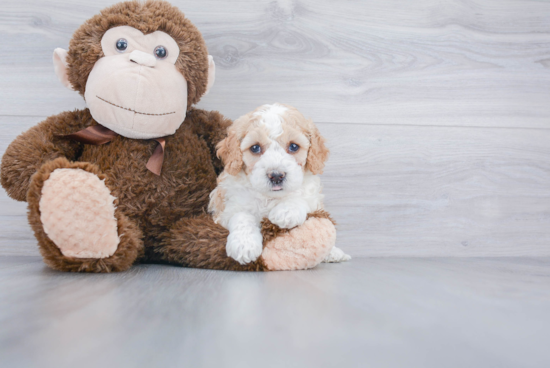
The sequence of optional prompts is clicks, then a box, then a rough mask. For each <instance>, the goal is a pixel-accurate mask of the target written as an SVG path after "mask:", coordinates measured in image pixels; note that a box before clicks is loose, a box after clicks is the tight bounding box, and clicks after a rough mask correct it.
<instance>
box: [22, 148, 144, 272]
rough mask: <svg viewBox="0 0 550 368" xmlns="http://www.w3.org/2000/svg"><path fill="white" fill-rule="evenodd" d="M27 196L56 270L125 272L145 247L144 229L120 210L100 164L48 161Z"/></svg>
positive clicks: (45, 252)
mask: <svg viewBox="0 0 550 368" xmlns="http://www.w3.org/2000/svg"><path fill="white" fill-rule="evenodd" d="M27 201H28V202H29V221H30V223H31V226H32V227H33V230H34V231H35V235H36V237H37V239H38V241H39V246H40V250H41V253H42V255H43V256H44V260H45V262H46V263H47V264H48V265H50V266H52V267H53V268H55V269H59V270H63V271H90V272H109V271H120V270H124V269H126V268H128V267H130V265H131V264H132V263H133V262H134V261H135V259H136V258H137V257H138V255H139V254H140V253H141V252H142V251H143V244H142V242H141V232H140V231H139V229H138V228H137V226H135V224H133V223H132V222H131V221H130V220H129V219H128V218H126V217H125V216H124V215H123V214H122V213H120V212H119V211H118V210H117V208H116V204H117V201H116V198H115V197H113V196H112V195H111V190H110V189H109V188H108V186H107V184H106V181H105V176H104V175H103V174H101V173H100V172H99V169H98V168H97V167H96V166H95V165H91V164H88V163H71V162H69V161H67V160H66V159H57V160H55V161H52V162H49V163H46V164H45V165H44V166H43V167H42V168H41V170H40V171H39V172H38V173H37V174H36V175H35V176H33V178H32V181H31V186H30V189H29V192H28V194H27Z"/></svg>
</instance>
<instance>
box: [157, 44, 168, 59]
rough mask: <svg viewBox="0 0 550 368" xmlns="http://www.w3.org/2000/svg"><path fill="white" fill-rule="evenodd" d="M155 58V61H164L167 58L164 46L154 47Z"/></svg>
mask: <svg viewBox="0 0 550 368" xmlns="http://www.w3.org/2000/svg"><path fill="white" fill-rule="evenodd" d="M155 56H156V57H157V59H164V58H165V57H167V56H168V50H166V48H165V47H164V46H157V47H155Z"/></svg>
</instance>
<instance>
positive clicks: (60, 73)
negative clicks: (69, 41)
mask: <svg viewBox="0 0 550 368" xmlns="http://www.w3.org/2000/svg"><path fill="white" fill-rule="evenodd" d="M67 67H68V63H67V50H63V49H61V48H57V49H55V50H54V51H53V68H54V70H55V74H56V75H57V78H59V80H60V81H61V83H63V85H64V86H65V87H67V88H68V89H71V90H73V91H74V88H73V85H72V84H71V82H69V75H68V73H67Z"/></svg>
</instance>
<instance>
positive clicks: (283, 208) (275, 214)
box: [268, 203, 307, 229]
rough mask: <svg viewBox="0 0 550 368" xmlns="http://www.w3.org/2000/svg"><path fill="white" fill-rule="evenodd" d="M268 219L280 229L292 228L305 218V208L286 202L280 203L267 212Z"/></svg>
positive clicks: (300, 223) (301, 222)
mask: <svg viewBox="0 0 550 368" xmlns="http://www.w3.org/2000/svg"><path fill="white" fill-rule="evenodd" d="M268 218H269V221H271V222H272V223H273V224H275V225H277V226H279V227H280V228H282V229H292V228H293V227H296V226H299V225H302V224H303V223H304V222H305V221H306V218H307V210H306V208H305V207H302V206H292V205H290V204H288V203H281V204H278V205H277V206H275V207H274V208H273V209H272V210H271V212H269V216H268Z"/></svg>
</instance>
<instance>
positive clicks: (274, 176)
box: [267, 171, 285, 185]
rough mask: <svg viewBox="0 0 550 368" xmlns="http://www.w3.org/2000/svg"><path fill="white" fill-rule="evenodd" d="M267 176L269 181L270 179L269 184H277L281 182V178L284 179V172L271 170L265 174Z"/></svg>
mask: <svg viewBox="0 0 550 368" xmlns="http://www.w3.org/2000/svg"><path fill="white" fill-rule="evenodd" d="M267 177H268V178H269V181H271V184H274V185H279V184H281V183H282V182H283V180H285V173H280V172H278V171H272V172H270V173H269V174H267Z"/></svg>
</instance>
